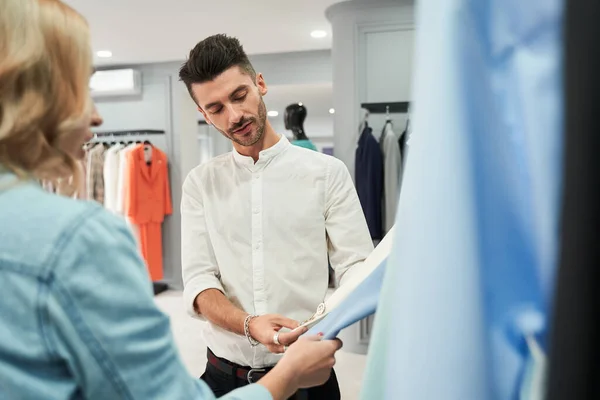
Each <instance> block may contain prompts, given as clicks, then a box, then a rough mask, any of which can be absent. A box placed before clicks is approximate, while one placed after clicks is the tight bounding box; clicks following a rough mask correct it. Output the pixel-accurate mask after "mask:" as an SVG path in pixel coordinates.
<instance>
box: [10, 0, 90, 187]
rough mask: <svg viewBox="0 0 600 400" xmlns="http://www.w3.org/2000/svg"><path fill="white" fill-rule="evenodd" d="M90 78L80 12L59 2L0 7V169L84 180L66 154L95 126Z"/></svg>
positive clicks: (34, 0)
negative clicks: (70, 145)
mask: <svg viewBox="0 0 600 400" xmlns="http://www.w3.org/2000/svg"><path fill="white" fill-rule="evenodd" d="M91 72H92V56H91V47H90V35H89V28H88V25H87V22H86V21H85V19H84V18H83V17H82V16H81V15H80V14H78V13H77V12H76V11H74V10H73V9H72V8H70V7H69V6H67V5H65V4H64V3H62V2H61V1H59V0H1V1H0V167H5V168H8V169H9V170H11V171H13V172H14V173H16V174H17V175H19V176H20V177H28V176H29V177H31V176H33V177H35V178H37V179H49V180H55V179H57V178H61V177H67V176H73V177H74V178H75V179H73V184H74V185H76V184H77V183H78V182H79V180H80V179H81V177H80V172H79V168H78V167H77V161H76V160H75V159H74V158H73V157H72V156H71V155H69V152H68V151H65V148H67V146H68V143H69V142H71V143H72V141H73V140H78V139H77V138H76V136H77V135H80V134H81V130H82V129H87V128H88V127H89V121H90V114H91V100H90V95H89V79H90V75H91ZM79 140H80V139H79Z"/></svg>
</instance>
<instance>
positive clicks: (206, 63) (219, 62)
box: [179, 34, 256, 98]
mask: <svg viewBox="0 0 600 400" xmlns="http://www.w3.org/2000/svg"><path fill="white" fill-rule="evenodd" d="M235 66H237V67H240V68H241V69H242V71H244V72H246V73H247V74H248V75H250V76H251V77H252V80H255V79H256V72H255V71H254V67H252V64H251V63H250V60H249V59H248V56H247V55H246V52H244V48H243V47H242V45H241V44H240V41H239V40H238V39H237V38H234V37H230V36H227V35H224V34H218V35H213V36H209V37H207V38H206V39H204V40H203V41H201V42H200V43H198V44H197V45H196V47H194V48H193V49H192V51H190V56H189V58H188V60H187V61H186V62H185V63H184V64H183V65H182V66H181V69H180V70H179V79H180V80H182V81H183V82H184V83H185V85H186V86H187V89H188V91H189V92H190V95H192V98H193V97H194V95H193V94H192V84H194V83H204V82H209V81H212V80H213V79H215V78H216V77H217V76H219V75H221V74H222V73H223V72H225V71H226V70H228V69H229V68H231V67H235Z"/></svg>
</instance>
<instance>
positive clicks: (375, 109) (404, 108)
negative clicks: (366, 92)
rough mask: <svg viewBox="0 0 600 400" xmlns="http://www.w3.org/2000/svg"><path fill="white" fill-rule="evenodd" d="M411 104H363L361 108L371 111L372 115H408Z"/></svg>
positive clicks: (399, 102)
mask: <svg viewBox="0 0 600 400" xmlns="http://www.w3.org/2000/svg"><path fill="white" fill-rule="evenodd" d="M409 105H410V103H409V102H408V101H398V102H391V103H362V104H361V105H360V106H361V107H362V108H364V109H366V110H368V111H369V113H370V114H386V113H387V114H389V113H402V114H404V113H407V112H408V107H409Z"/></svg>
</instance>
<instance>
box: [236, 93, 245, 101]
mask: <svg viewBox="0 0 600 400" xmlns="http://www.w3.org/2000/svg"><path fill="white" fill-rule="evenodd" d="M245 98H246V95H245V94H243V95H241V96H238V97H236V98H235V99H233V100H235V101H242V100H244V99H245Z"/></svg>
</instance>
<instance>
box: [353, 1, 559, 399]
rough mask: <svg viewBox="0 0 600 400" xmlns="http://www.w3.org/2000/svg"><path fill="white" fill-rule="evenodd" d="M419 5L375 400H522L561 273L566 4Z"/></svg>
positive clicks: (369, 392) (381, 311)
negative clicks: (532, 345)
mask: <svg viewBox="0 0 600 400" xmlns="http://www.w3.org/2000/svg"><path fill="white" fill-rule="evenodd" d="M417 6H418V11H417V16H418V21H417V23H416V26H418V27H419V29H418V30H417V35H416V46H415V49H416V64H415V67H414V71H415V75H414V84H413V87H414V94H413V99H414V107H413V108H412V111H413V116H412V127H413V129H412V134H411V139H410V146H411V155H410V158H409V159H408V162H407V164H406V169H405V173H404V181H403V187H402V194H401V198H400V203H399V208H398V215H397V220H396V226H397V227H398V228H397V231H396V233H395V237H394V241H395V243H394V249H393V251H392V253H391V254H390V257H389V260H388V266H387V271H386V278H385V280H384V286H383V289H382V299H381V301H380V306H379V308H378V311H377V314H376V317H375V326H374V334H373V338H372V339H371V343H370V349H369V359H368V363H367V372H366V376H365V379H364V383H363V391H362V398H363V399H365V400H367V399H368V400H376V399H424V400H429V399H445V400H459V399H461V400H462V399H477V400H486V399H490V400H491V399H494V400H495V399H502V400H504V399H517V398H519V393H520V389H521V387H522V386H523V385H529V384H530V383H531V382H523V379H524V378H525V375H524V374H525V371H526V366H527V362H528V360H529V359H530V357H531V355H530V352H529V350H528V348H527V345H526V342H525V337H526V336H531V337H535V338H536V339H537V341H538V342H539V343H540V344H541V348H542V349H544V342H545V337H546V332H547V320H548V309H549V303H550V301H551V298H552V287H553V281H554V274H555V269H556V256H557V254H556V250H557V247H558V246H557V245H558V233H559V229H558V216H559V195H560V189H561V166H562V159H561V145H562V136H561V135H562V116H563V113H562V109H563V105H562V92H561V86H562V82H561V74H562V59H561V57H562V43H561V28H562V11H563V10H562V7H563V4H562V1H560V0H530V1H517V0H509V1H506V0H504V1H499V0H478V1H477V0H476V1H468V0H448V1H443V2H439V1H435V0H423V1H419V2H418V3H417ZM382 371H384V372H383V373H382ZM527 376H528V377H529V376H531V375H527ZM530 389H531V388H530ZM529 392H530V393H534V392H535V390H533V389H532V390H529Z"/></svg>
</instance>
